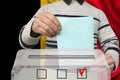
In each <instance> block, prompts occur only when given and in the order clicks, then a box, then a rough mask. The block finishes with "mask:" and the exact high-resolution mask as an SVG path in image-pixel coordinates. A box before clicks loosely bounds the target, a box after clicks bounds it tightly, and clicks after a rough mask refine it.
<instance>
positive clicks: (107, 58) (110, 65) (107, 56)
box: [105, 53, 115, 71]
mask: <svg viewBox="0 0 120 80" xmlns="http://www.w3.org/2000/svg"><path fill="white" fill-rule="evenodd" d="M105 58H106V61H107V63H108V65H109V67H110V71H112V70H113V68H114V66H115V64H114V63H115V62H114V60H113V58H112V56H111V55H110V54H107V53H106V54H105Z"/></svg>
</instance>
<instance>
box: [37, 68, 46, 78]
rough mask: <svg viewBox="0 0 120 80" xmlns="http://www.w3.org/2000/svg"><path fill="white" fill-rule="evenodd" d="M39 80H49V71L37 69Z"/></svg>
mask: <svg viewBox="0 0 120 80" xmlns="http://www.w3.org/2000/svg"><path fill="white" fill-rule="evenodd" d="M37 79H47V70H46V69H37Z"/></svg>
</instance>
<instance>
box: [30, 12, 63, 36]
mask: <svg viewBox="0 0 120 80" xmlns="http://www.w3.org/2000/svg"><path fill="white" fill-rule="evenodd" d="M32 27H33V28H32V29H33V31H34V32H36V33H39V34H45V35H47V36H49V37H54V36H56V35H57V34H58V33H59V31H60V29H61V25H60V23H59V21H58V19H57V18H56V17H55V16H53V15H52V14H50V13H47V12H43V13H40V14H38V15H37V16H36V19H35V22H34V23H33V26H32Z"/></svg>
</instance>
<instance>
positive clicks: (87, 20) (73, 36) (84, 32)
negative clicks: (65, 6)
mask: <svg viewBox="0 0 120 80" xmlns="http://www.w3.org/2000/svg"><path fill="white" fill-rule="evenodd" d="M58 20H59V21H60V23H61V25H62V29H61V31H60V34H59V35H57V45H58V49H94V26H93V17H74V18H73V17H58Z"/></svg>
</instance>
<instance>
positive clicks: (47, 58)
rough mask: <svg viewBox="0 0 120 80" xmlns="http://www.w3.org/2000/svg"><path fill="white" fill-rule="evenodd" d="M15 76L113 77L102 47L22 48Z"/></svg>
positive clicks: (54, 79)
mask: <svg viewBox="0 0 120 80" xmlns="http://www.w3.org/2000/svg"><path fill="white" fill-rule="evenodd" d="M11 80H110V70H109V67H108V64H107V62H106V59H105V57H104V55H103V53H102V52H101V51H100V50H78V49H76V50H67V49H66V50H58V49H21V50H19V51H18V52H17V55H16V59H15V62H14V65H13V68H12V70H11Z"/></svg>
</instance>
